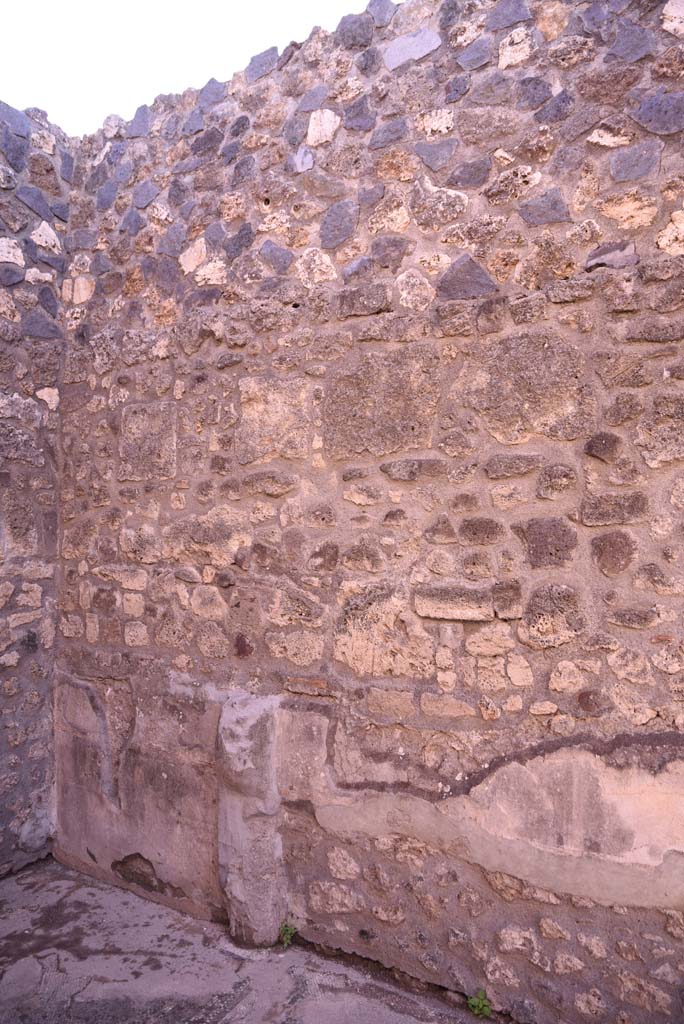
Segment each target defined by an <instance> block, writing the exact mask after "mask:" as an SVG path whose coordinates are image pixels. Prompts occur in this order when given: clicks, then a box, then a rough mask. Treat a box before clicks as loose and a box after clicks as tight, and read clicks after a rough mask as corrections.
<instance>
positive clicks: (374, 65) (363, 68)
mask: <svg viewBox="0 0 684 1024" xmlns="http://www.w3.org/2000/svg"><path fill="white" fill-rule="evenodd" d="M355 63H356V66H357V68H358V69H359V71H360V72H361V74H362V75H374V74H375V72H376V71H379V70H380V65H381V64H382V60H381V58H380V51H379V50H378V48H377V47H376V46H369V47H368V49H367V50H364V51H363V53H360V54H359V55H358V57H357V58H356V61H355Z"/></svg>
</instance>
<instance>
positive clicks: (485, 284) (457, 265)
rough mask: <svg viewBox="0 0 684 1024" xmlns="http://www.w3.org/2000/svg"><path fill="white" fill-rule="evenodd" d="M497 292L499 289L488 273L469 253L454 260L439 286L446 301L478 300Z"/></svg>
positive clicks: (441, 295) (440, 292)
mask: <svg viewBox="0 0 684 1024" xmlns="http://www.w3.org/2000/svg"><path fill="white" fill-rule="evenodd" d="M496 291H498V287H497V285H496V284H495V282H494V281H493V280H492V278H491V277H490V276H489V274H488V273H487V271H486V270H484V269H483V267H481V266H480V264H479V263H477V262H476V261H475V260H474V259H473V258H472V256H469V255H468V254H467V253H464V254H463V255H462V256H459V257H458V258H457V259H455V260H454V262H453V263H452V264H451V266H450V267H449V269H448V270H447V272H446V274H444V275H443V276H442V278H441V279H440V282H439V285H438V292H439V295H440V297H441V298H444V299H477V298H480V297H481V296H483V295H491V294H492V293H493V292H496Z"/></svg>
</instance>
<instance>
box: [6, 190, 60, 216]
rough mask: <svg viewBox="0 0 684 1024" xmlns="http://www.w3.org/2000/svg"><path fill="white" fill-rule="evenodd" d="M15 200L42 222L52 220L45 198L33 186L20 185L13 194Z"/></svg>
mask: <svg viewBox="0 0 684 1024" xmlns="http://www.w3.org/2000/svg"><path fill="white" fill-rule="evenodd" d="M15 195H16V197H17V199H20V200H21V202H22V203H23V204H24V206H28V208H29V210H33V212H34V213H37V214H38V216H39V217H42V219H43V220H48V221H51V220H52V219H53V215H52V210H51V209H50V207H49V206H48V203H47V201H46V199H45V196H44V195H43V193H42V192H41V191H40V189H39V188H36V187H35V185H21V186H20V187H19V188H18V189H17V191H16V192H15Z"/></svg>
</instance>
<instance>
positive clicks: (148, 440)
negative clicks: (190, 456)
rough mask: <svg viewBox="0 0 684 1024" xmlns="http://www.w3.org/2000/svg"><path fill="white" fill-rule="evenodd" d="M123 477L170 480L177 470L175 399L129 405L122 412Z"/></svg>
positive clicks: (120, 454) (121, 475) (120, 476)
mask: <svg viewBox="0 0 684 1024" xmlns="http://www.w3.org/2000/svg"><path fill="white" fill-rule="evenodd" d="M119 456H120V459H121V462H120V464H119V469H118V479H119V480H147V479H152V480H166V479H168V478H169V477H172V476H174V475H175V472H176V407H175V405H174V403H173V402H156V403H155V402H151V403H149V404H146V405H127V406H126V407H125V408H124V410H123V413H122V415H121V437H120V440H119Z"/></svg>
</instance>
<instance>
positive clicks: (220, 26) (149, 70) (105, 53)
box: [0, 0, 368, 135]
mask: <svg viewBox="0 0 684 1024" xmlns="http://www.w3.org/2000/svg"><path fill="white" fill-rule="evenodd" d="M367 2H368V0H222V2H218V0H167V2H161V0H115V2H114V3H102V2H100V3H97V2H94V0H87V2H86V0H33V2H32V3H31V4H30V5H29V4H25V3H24V4H22V3H12V2H11V0H0V6H1V7H2V15H1V21H2V29H1V31H2V37H3V47H2V49H3V54H2V60H1V61H0V100H3V101H4V102H5V103H9V104H10V105H11V106H13V107H17V108H19V109H20V110H24V109H26V107H39V108H40V109H41V110H46V111H47V113H48V116H49V118H50V120H51V121H52V123H53V124H56V125H58V126H59V127H60V128H62V129H63V130H64V131H65V132H66V133H67V134H68V135H85V134H89V133H90V132H94V131H96V130H97V129H98V128H99V127H100V126H101V125H102V122H103V121H104V119H105V117H107V115H108V114H120V115H121V116H122V117H124V118H125V119H126V120H129V119H130V118H131V117H133V114H134V113H135V111H136V109H137V108H138V107H139V106H140V105H141V104H142V103H151V102H152V100H153V99H154V98H155V97H156V96H158V95H160V94H161V93H180V92H183V91H184V90H185V89H188V88H190V87H193V88H201V87H202V86H203V85H205V84H206V82H207V81H208V80H209V79H210V78H216V79H218V80H219V81H220V82H225V81H227V80H228V79H229V78H231V76H232V75H233V73H234V72H235V71H241V70H242V69H243V68H244V67H246V65H247V64H248V63H249V60H250V58H251V57H252V56H253V55H254V54H256V53H261V51H262V50H266V49H268V47H270V46H277V47H278V48H279V50H280V51H281V52H282V50H283V49H284V48H285V47H286V46H287V44H288V43H289V42H291V41H292V40H295V41H296V42H303V41H304V40H305V39H306V38H307V37H308V36H309V34H310V32H311V29H312V28H313V27H314V26H315V25H320V26H321V27H322V28H325V29H329V30H331V29H334V28H335V27H336V25H337V23H338V22H339V20H340V18H341V17H342V16H343V15H344V14H357V13H359V12H360V11H362V10H364V9H365V7H366V4H367Z"/></svg>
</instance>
